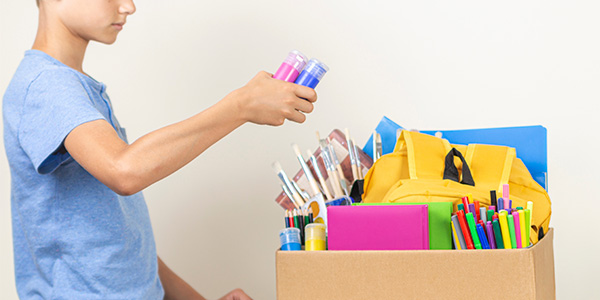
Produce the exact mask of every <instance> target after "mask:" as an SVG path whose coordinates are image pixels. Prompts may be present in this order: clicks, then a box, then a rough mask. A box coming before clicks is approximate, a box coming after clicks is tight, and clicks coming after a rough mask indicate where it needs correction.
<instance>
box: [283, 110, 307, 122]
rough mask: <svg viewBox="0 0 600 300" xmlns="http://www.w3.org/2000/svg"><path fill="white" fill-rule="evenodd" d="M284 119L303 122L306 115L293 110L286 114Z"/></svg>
mask: <svg viewBox="0 0 600 300" xmlns="http://www.w3.org/2000/svg"><path fill="white" fill-rule="evenodd" d="M286 119H288V120H290V121H293V122H296V123H304V121H306V116H305V115H304V114H303V113H301V112H299V111H297V110H294V111H293V112H291V113H289V114H288V115H287V116H286Z"/></svg>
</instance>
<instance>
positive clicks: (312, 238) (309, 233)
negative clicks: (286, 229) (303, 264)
mask: <svg viewBox="0 0 600 300" xmlns="http://www.w3.org/2000/svg"><path fill="white" fill-rule="evenodd" d="M326 228H327V227H326V226H325V224H321V223H311V224H308V225H306V227H305V229H304V236H305V239H306V241H305V243H304V244H305V247H304V249H305V250H306V251H322V250H327V234H326V233H325V231H326Z"/></svg>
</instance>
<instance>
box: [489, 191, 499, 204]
mask: <svg viewBox="0 0 600 300" xmlns="http://www.w3.org/2000/svg"><path fill="white" fill-rule="evenodd" d="M497 203H498V202H497V199H496V191H494V190H491V191H490V206H496V205H497Z"/></svg>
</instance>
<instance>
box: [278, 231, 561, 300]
mask: <svg viewBox="0 0 600 300" xmlns="http://www.w3.org/2000/svg"><path fill="white" fill-rule="evenodd" d="M553 238H554V229H552V228H551V229H550V230H549V231H548V233H547V234H546V236H545V237H544V238H543V239H542V240H540V241H539V242H538V243H537V244H536V245H535V246H533V247H531V248H527V249H508V250H504V249H501V250H408V251H277V255H276V256H277V257H276V265H277V299H279V300H288V299H289V300H302V299H310V300H318V299H326V300H336V299H340V300H342V299H343V300H351V299H361V300H363V299H378V300H379V299H544V300H545V299H555V298H556V296H555V284H554V249H553Z"/></svg>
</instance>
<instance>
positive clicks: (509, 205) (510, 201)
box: [508, 199, 513, 210]
mask: <svg viewBox="0 0 600 300" xmlns="http://www.w3.org/2000/svg"><path fill="white" fill-rule="evenodd" d="M508 209H511V210H512V209H513V208H512V200H510V199H508Z"/></svg>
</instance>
